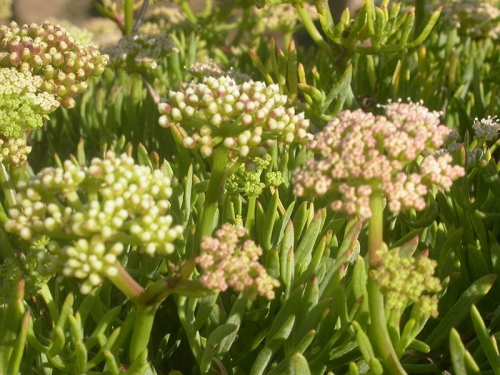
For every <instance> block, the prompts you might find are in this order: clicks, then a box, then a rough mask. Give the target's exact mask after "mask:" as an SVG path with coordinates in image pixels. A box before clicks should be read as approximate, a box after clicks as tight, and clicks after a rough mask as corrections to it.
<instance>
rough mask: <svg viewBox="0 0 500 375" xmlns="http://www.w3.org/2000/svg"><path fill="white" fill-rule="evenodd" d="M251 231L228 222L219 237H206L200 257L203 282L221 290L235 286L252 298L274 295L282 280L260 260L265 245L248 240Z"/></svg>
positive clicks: (235, 288) (271, 296)
mask: <svg viewBox="0 0 500 375" xmlns="http://www.w3.org/2000/svg"><path fill="white" fill-rule="evenodd" d="M247 234H248V233H247V231H246V229H245V228H243V227H237V226H233V225H230V224H224V225H223V226H222V228H221V229H219V230H218V231H217V232H216V238H213V237H209V236H205V237H204V238H203V241H202V243H201V250H202V254H201V255H199V256H198V257H197V258H196V263H197V264H198V265H199V266H200V267H201V268H202V270H203V271H202V276H201V278H200V282H201V283H202V284H203V285H205V286H206V287H207V288H209V289H217V290H221V291H225V290H226V289H227V288H228V287H231V288H233V289H234V290H236V291H238V292H243V293H245V294H246V295H247V296H248V298H249V299H254V298H255V297H256V296H257V295H261V296H263V297H265V298H267V299H273V298H274V290H273V289H274V288H275V287H278V286H279V282H278V280H275V279H273V278H271V276H269V275H268V274H267V272H266V269H265V268H264V267H263V266H262V265H261V264H260V263H259V256H261V255H262V249H261V248H260V247H259V246H257V245H256V244H255V242H254V241H252V240H249V239H247V240H245V239H244V238H245V237H246V236H247Z"/></svg>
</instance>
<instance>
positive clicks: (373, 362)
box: [368, 357, 384, 375]
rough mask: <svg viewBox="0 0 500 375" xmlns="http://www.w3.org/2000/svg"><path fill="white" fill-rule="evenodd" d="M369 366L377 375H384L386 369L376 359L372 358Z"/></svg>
mask: <svg viewBox="0 0 500 375" xmlns="http://www.w3.org/2000/svg"><path fill="white" fill-rule="evenodd" d="M368 366H370V370H371V371H372V372H373V373H374V374H375V375H382V374H383V373H384V368H383V367H382V364H381V363H380V361H379V360H378V359H377V358H375V357H371V358H370V361H369V362H368Z"/></svg>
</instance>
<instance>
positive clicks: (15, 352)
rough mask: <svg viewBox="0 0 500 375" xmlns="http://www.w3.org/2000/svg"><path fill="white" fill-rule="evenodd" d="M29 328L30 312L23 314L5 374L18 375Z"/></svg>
mask: <svg viewBox="0 0 500 375" xmlns="http://www.w3.org/2000/svg"><path fill="white" fill-rule="evenodd" d="M29 326H30V311H26V312H25V313H24V317H23V320H22V322H21V327H20V330H19V336H18V337H17V339H16V342H15V343H14V345H13V348H12V356H11V357H10V359H9V365H8V367H7V370H6V372H5V374H19V367H20V366H21V361H22V359H23V354H24V350H25V344H26V339H27V336H28V330H29ZM0 350H1V349H0ZM1 367H3V366H1Z"/></svg>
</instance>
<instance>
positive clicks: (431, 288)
mask: <svg viewBox="0 0 500 375" xmlns="http://www.w3.org/2000/svg"><path fill="white" fill-rule="evenodd" d="M382 255H383V256H381V259H382V262H381V264H380V265H379V267H378V268H376V269H371V270H370V276H371V277H372V278H373V279H374V280H375V281H376V282H377V284H378V285H379V286H380V288H381V291H382V293H383V294H384V296H385V301H386V306H387V308H389V309H395V310H397V311H401V310H403V309H404V308H405V307H406V306H407V304H409V303H416V304H417V306H418V309H419V311H420V312H421V313H422V314H423V315H424V316H426V317H430V316H432V317H437V315H438V309H437V302H438V300H437V296H436V295H435V294H433V295H432V296H430V295H428V294H424V293H437V292H439V291H441V289H442V287H441V284H440V282H439V279H438V278H437V277H434V276H432V275H433V273H434V269H435V268H436V266H437V262H436V261H435V260H432V259H429V258H427V257H424V256H419V257H417V258H414V257H402V256H400V254H399V251H396V250H391V251H388V252H387V251H384V254H382Z"/></svg>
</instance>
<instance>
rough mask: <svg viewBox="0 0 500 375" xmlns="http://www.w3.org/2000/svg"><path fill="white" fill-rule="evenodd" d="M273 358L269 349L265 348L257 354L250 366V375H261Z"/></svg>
mask: <svg viewBox="0 0 500 375" xmlns="http://www.w3.org/2000/svg"><path fill="white" fill-rule="evenodd" d="M272 357H273V351H272V349H271V348H269V347H267V346H265V347H264V348H262V350H261V351H260V352H259V354H257V358H256V359H255V362H254V363H253V365H252V368H251V370H250V375H262V374H264V371H266V367H267V365H268V364H269V361H271V358H272Z"/></svg>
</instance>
